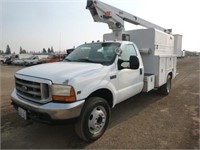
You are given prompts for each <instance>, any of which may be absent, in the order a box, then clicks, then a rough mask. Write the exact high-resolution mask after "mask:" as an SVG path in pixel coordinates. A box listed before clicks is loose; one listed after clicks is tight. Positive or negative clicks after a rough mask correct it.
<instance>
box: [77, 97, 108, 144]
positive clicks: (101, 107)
mask: <svg viewBox="0 0 200 150" xmlns="http://www.w3.org/2000/svg"><path fill="white" fill-rule="evenodd" d="M109 119H110V106H109V104H108V102H107V101H106V100H105V99H103V98H100V97H91V98H89V99H88V100H87V101H86V103H85V105H84V107H83V110H82V112H81V115H80V117H79V119H78V121H77V123H76V125H75V131H76V133H77V135H78V136H79V137H80V138H81V139H82V140H84V141H87V142H91V141H95V140H97V139H98V138H100V137H101V136H102V135H103V133H104V132H105V130H106V128H107V126H108V122H109Z"/></svg>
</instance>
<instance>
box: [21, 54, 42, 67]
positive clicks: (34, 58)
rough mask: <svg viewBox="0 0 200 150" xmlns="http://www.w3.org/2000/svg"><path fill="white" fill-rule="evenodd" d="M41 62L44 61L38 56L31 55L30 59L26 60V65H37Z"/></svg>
mask: <svg viewBox="0 0 200 150" xmlns="http://www.w3.org/2000/svg"><path fill="white" fill-rule="evenodd" d="M41 63H42V62H41V61H40V59H39V57H38V56H31V57H29V58H28V59H25V60H24V65H25V66H31V65H37V64H41Z"/></svg>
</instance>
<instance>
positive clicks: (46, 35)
mask: <svg viewBox="0 0 200 150" xmlns="http://www.w3.org/2000/svg"><path fill="white" fill-rule="evenodd" d="M102 1H103V2H105V3H108V4H110V5H112V6H115V7H117V8H120V9H122V10H124V11H127V12H129V13H131V14H133V15H136V16H138V17H140V18H143V19H145V20H148V21H150V22H152V23H155V24H157V25H159V26H162V27H164V28H167V29H168V28H172V30H173V34H181V35H183V49H186V50H190V51H200V40H199V39H200V38H199V37H200V0H102ZM85 6H86V0H1V7H0V27H1V28H0V33H1V36H0V49H2V50H4V51H5V49H6V45H7V44H9V46H10V48H11V51H12V52H13V51H15V52H16V53H18V52H19V48H20V46H22V48H23V49H26V50H28V51H36V52H37V51H42V49H43V48H46V49H47V48H48V47H51V46H53V48H54V50H57V51H59V50H65V49H68V48H72V47H73V46H78V45H80V44H82V43H84V42H91V41H92V40H95V41H96V40H102V37H103V34H104V33H109V32H111V30H110V29H109V28H108V26H107V24H103V23H95V22H93V19H92V16H91V15H90V12H89V11H88V10H86V9H85ZM136 27H137V28H141V27H138V26H135V25H131V24H125V29H127V30H130V29H135V28H136Z"/></svg>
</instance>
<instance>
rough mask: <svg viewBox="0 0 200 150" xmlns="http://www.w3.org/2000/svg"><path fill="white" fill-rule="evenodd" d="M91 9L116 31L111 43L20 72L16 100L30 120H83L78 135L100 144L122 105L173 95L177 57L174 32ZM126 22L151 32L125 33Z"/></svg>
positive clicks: (104, 8) (94, 4)
mask: <svg viewBox="0 0 200 150" xmlns="http://www.w3.org/2000/svg"><path fill="white" fill-rule="evenodd" d="M86 8H87V9H89V10H90V12H91V14H92V16H93V18H94V21H98V22H104V23H107V24H108V25H109V28H110V29H112V31H113V32H112V33H110V34H105V35H104V39H105V40H106V41H103V42H92V43H88V44H87V43H86V44H83V45H80V46H79V47H77V48H75V50H74V51H73V52H72V53H70V54H69V55H68V56H67V57H66V58H65V59H64V61H63V62H57V63H51V64H42V65H37V66H33V67H29V68H25V69H22V70H20V71H18V72H17V73H16V74H15V88H14V90H13V92H12V95H11V100H12V104H13V105H14V106H15V108H16V109H17V110H18V113H19V115H20V116H21V117H23V118H24V119H28V118H32V119H35V120H39V121H42V122H49V121H50V120H65V119H71V118H77V121H76V125H75V129H76V133H77V134H78V135H79V137H80V138H81V139H83V140H85V141H94V140H97V139H98V138H100V137H101V136H102V135H103V133H104V132H105V130H106V128H107V126H108V123H109V119H110V114H111V113H110V110H111V108H113V107H114V106H115V105H116V104H118V103H120V102H122V101H124V100H126V99H128V98H130V97H132V96H134V95H136V94H138V93H140V92H142V91H144V92H148V91H150V90H152V89H155V88H157V89H159V90H160V92H161V93H162V94H164V95H167V94H168V93H169V92H170V89H171V82H172V79H174V78H175V76H176V55H175V54H174V48H173V47H174V37H173V35H172V34H171V30H166V29H164V28H162V27H159V26H157V25H154V24H152V23H150V22H147V21H145V20H143V19H141V18H138V17H136V16H133V15H131V14H128V13H126V12H124V11H122V10H120V9H117V8H114V7H112V6H110V5H107V4H105V3H102V2H101V1H97V0H93V1H92V0H88V1H87V6H86ZM124 21H128V22H130V23H133V24H136V25H142V26H145V27H147V29H141V30H132V31H125V30H124ZM107 40H109V41H107Z"/></svg>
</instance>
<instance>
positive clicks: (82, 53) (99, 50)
mask: <svg viewBox="0 0 200 150" xmlns="http://www.w3.org/2000/svg"><path fill="white" fill-rule="evenodd" d="M118 47H120V43H107V42H106V43H90V44H83V45H81V46H79V47H77V48H76V49H75V50H74V51H73V52H71V53H70V54H69V55H68V56H67V57H66V58H65V59H64V61H71V62H89V63H101V64H103V65H110V64H111V63H113V61H114V60H115V57H116V52H115V50H116V49H117V48H118Z"/></svg>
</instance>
